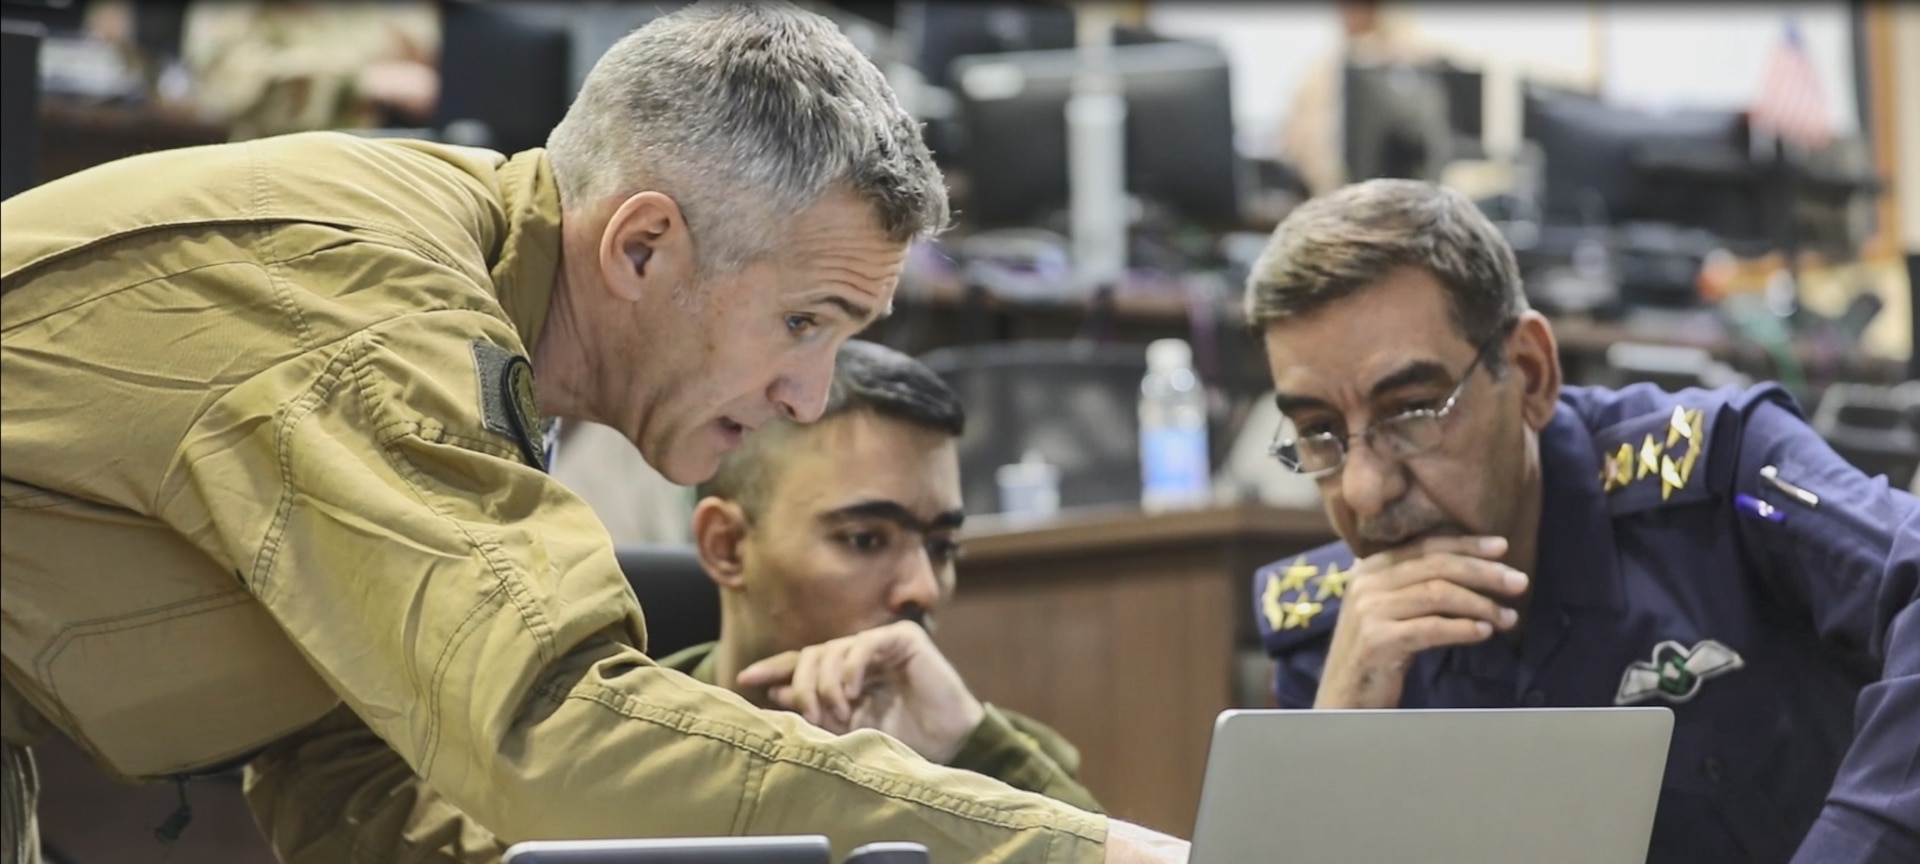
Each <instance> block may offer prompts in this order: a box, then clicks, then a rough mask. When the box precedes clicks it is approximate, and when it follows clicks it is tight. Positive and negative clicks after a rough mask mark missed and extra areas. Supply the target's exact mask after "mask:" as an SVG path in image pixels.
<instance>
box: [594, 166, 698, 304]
mask: <svg viewBox="0 0 1920 864" xmlns="http://www.w3.org/2000/svg"><path fill="white" fill-rule="evenodd" d="M692 265H693V238H692V235H691V234H689V233H688V232H687V220H686V218H685V217H684V216H682V215H681V213H680V205H679V204H678V203H677V202H675V201H674V200H673V199H672V198H670V197H668V196H667V195H666V194H664V193H661V192H639V193H636V194H634V195H632V196H630V197H628V198H627V200H625V201H622V202H620V205H619V206H618V207H615V208H614V209H613V214H612V215H611V216H608V217H607V227H606V230H604V231H602V232H601V234H600V276H601V281H602V282H604V283H605V284H606V287H607V290H608V291H609V292H611V293H612V294H613V295H614V296H615V297H618V298H620V299H622V300H625V301H627V302H635V301H638V300H640V299H641V298H643V297H645V296H646V295H647V293H648V291H650V290H652V291H655V292H656V293H658V292H660V291H665V292H668V293H671V292H672V291H673V289H674V288H675V287H678V286H680V285H684V284H686V280H687V279H688V277H690V276H691V275H692V274H693V266H692Z"/></svg>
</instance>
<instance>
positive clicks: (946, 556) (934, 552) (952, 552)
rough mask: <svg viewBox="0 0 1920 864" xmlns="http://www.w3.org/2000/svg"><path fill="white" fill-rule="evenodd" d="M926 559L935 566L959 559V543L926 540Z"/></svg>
mask: <svg viewBox="0 0 1920 864" xmlns="http://www.w3.org/2000/svg"><path fill="white" fill-rule="evenodd" d="M927 557H928V558H931V559H933V563H935V564H945V563H947V562H949V561H953V560H955V559H957V558H959V557H960V543H959V542H958V541H955V540H928V541H927Z"/></svg>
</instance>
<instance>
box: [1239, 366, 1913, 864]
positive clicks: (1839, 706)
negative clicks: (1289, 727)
mask: <svg viewBox="0 0 1920 864" xmlns="http://www.w3.org/2000/svg"><path fill="white" fill-rule="evenodd" d="M1540 460H1541V463H1542V474H1543V479H1542V484H1541V485H1542V493H1541V494H1542V497H1543V502H1542V503H1543V507H1542V512H1541V522H1540V535H1539V552H1538V562H1537V566H1536V567H1535V572H1534V573H1532V574H1530V575H1531V576H1532V577H1533V583H1532V584H1533V591H1534V596H1533V599H1532V601H1531V605H1530V607H1529V611H1528V612H1527V620H1526V621H1525V622H1524V623H1525V628H1524V631H1525V635H1524V636H1523V637H1522V639H1521V641H1520V644H1519V645H1518V650H1517V651H1516V650H1515V646H1514V645H1513V643H1512V642H1511V641H1509V640H1507V639H1504V638H1501V637H1499V636H1496V637H1494V638H1493V639H1490V640H1487V641H1486V642H1483V643H1480V644H1478V645H1471V646H1457V647H1450V648H1437V649H1433V650H1430V651H1426V652H1424V653H1422V654H1420V655H1418V656H1417V657H1415V659H1414V661H1413V663H1412V665H1411V667H1410V669H1409V671H1408V673H1407V678H1406V688H1405V691H1404V695H1403V697H1402V701H1401V707H1404V708H1488V707H1494V708H1500V707H1518V706H1595V705H1664V706H1668V707H1670V708H1672V709H1673V712H1674V730H1673V741H1672V746H1671V749H1670V751H1669V755H1668V760H1667V769H1666V777H1665V779H1664V781H1663V784H1662V788H1661V793H1660V804H1659V811H1658V814H1657V815H1656V817H1655V820H1654V829H1653V839H1652V845H1651V850H1650V852H1649V855H1648V859H1647V860H1648V861H1649V862H1650V864H1715V862H1735V861H1738V862H1748V861H1756V862H1784V861H1788V860H1792V861H1793V862H1795V864H1854V862H1875V864H1880V862H1884V864H1894V862H1901V864H1915V862H1920V501H1916V499H1915V498H1914V497H1913V496H1912V495H1910V494H1907V493H1906V492H1903V491H1900V490H1895V489H1891V488H1889V487H1888V485H1887V482H1886V480H1885V478H1882V477H1867V476H1866V475H1864V474H1862V473H1861V472H1860V471H1858V470H1856V469H1854V468H1853V467H1852V466H1850V465H1848V464H1847V463H1846V462H1845V461H1843V460H1842V459H1841V458H1840V457H1839V456H1838V455H1836V454H1835V453H1834V452H1833V450H1832V449H1831V448H1830V447H1828V446H1827V444H1826V443H1825V442H1824V441H1822V440H1821V439H1820V437H1819V436H1818V435H1817V434H1816V433H1815V432H1814V431H1813V429H1812V428H1811V427H1809V426H1808V425H1807V424H1806V422H1805V421H1804V420H1803V419H1802V417H1801V416H1800V415H1799V413H1798V411H1797V409H1796V408H1795V407H1794V405H1793V403H1792V401H1791V399H1790V398H1788V397H1787V395H1786V394H1785V393H1784V392H1783V391H1781V390H1780V389H1779V388H1778V387H1776V386H1773V385H1763V386H1760V387H1755V388H1753V389H1751V390H1747V391H1744V392H1741V391H1737V390H1733V389H1727V390H1716V391H1705V390H1687V391H1683V392H1680V393H1667V392H1664V391H1662V390H1659V389H1657V388H1653V387H1650V386H1646V385H1636V386H1632V387H1628V388H1626V389H1623V390H1617V391H1616V390H1607V389H1600V388H1584V387H1569V388H1566V389H1565V390H1564V391H1562V393H1561V396H1560V404H1559V405H1558V406H1557V408H1556V410H1555V412H1554V416H1553V419H1552V420H1551V421H1550V422H1549V424H1548V425H1547V428H1546V429H1545V430H1544V431H1542V433H1541V436H1540ZM1765 466H1772V472H1773V474H1774V476H1775V477H1776V478H1777V479H1778V480H1780V481H1783V482H1784V484H1786V485H1785V486H1782V485H1780V484H1776V483H1774V482H1772V481H1770V480H1768V479H1766V478H1765V477H1764V476H1763V471H1762V469H1763V467H1765ZM1793 490H1800V491H1801V492H1802V493H1804V494H1810V495H1812V496H1817V503H1815V502H1814V500H1813V499H1807V498H1804V496H1803V495H1796V494H1795V493H1794V491H1793ZM1742 496H1744V497H1742ZM1353 563H1354V558H1353V553H1352V552H1351V551H1350V550H1348V549H1347V547H1346V545H1345V544H1334V545H1332V546H1326V547H1322V548H1320V549H1317V550H1314V551H1313V552H1311V553H1308V554H1307V555H1304V556H1300V557H1298V558H1293V559H1287V560H1282V561H1277V562H1274V563H1273V564H1270V565H1268V566H1266V567H1263V568H1261V569H1260V571H1259V572H1258V573H1256V574H1255V576H1254V584H1253V590H1254V608H1255V610H1256V612H1255V617H1256V618H1258V619H1259V627H1260V634H1261V638H1262V640H1263V642H1264V643H1265V646H1266V650H1267V653H1268V654H1269V655H1270V656H1271V657H1272V658H1273V659H1274V661H1275V663H1274V670H1275V671H1274V680H1273V689H1274V695H1275V697H1276V699H1277V700H1278V703H1279V704H1280V705H1281V706H1282V707H1289V708H1304V707H1309V706H1311V705H1312V704H1313V698H1314V691H1315V690H1316V689H1317V687H1318V685H1319V680H1320V672H1321V666H1322V664H1323V662H1324V661H1325V659H1326V653H1327V647H1328V643H1329V639H1330V637H1331V634H1332V632H1333V626H1334V622H1335V620H1336V619H1337V618H1338V616H1339V607H1340V599H1341V597H1342V596H1344V594H1345V589H1346V584H1347V580H1348V579H1349V578H1350V573H1351V570H1352V568H1353Z"/></svg>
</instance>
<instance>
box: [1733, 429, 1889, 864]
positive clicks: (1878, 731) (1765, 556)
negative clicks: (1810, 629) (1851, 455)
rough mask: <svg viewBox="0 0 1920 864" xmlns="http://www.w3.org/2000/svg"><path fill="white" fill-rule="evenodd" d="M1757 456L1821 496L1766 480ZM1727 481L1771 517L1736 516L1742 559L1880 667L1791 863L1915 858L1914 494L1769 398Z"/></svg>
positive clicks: (1830, 636) (1836, 642)
mask: <svg viewBox="0 0 1920 864" xmlns="http://www.w3.org/2000/svg"><path fill="white" fill-rule="evenodd" d="M1766 466H1772V467H1773V469H1774V471H1775V472H1776V476H1777V477H1778V478H1779V479H1780V480H1782V481H1785V482H1786V483H1788V484H1790V485H1792V486H1793V487H1795V488H1798V489H1802V490H1805V491H1806V492H1809V493H1811V494H1813V495H1815V496H1818V498H1817V503H1809V502H1808V501H1804V500H1798V499H1797V498H1796V497H1795V496H1794V495H1793V494H1791V493H1789V492H1787V491H1785V490H1783V489H1782V488H1780V487H1779V486H1776V485H1774V484H1773V483H1771V482H1769V481H1767V480H1766V479H1764V478H1763V477H1762V476H1761V469H1762V468H1763V467H1766ZM1731 482H1732V488H1733V490H1734V491H1735V492H1736V493H1738V494H1744V495H1748V496H1752V497H1754V498H1757V499H1759V500H1761V501H1764V502H1766V503H1767V504H1768V505H1770V506H1772V507H1773V508H1776V510H1775V512H1776V514H1777V515H1778V516H1779V517H1780V518H1779V519H1778V520H1777V521H1774V520H1769V519H1762V518H1748V517H1744V516H1743V517H1742V518H1740V519H1739V520H1738V521H1737V522H1736V523H1735V524H1736V526H1737V527H1736V529H1735V530H1736V531H1737V533H1738V537H1739V542H1740V544H1741V546H1742V548H1743V549H1744V550H1745V552H1746V555H1747V560H1748V561H1749V562H1750V564H1751V565H1752V566H1755V567H1757V568H1759V571H1760V572H1761V573H1762V574H1763V575H1764V576H1765V577H1766V578H1767V579H1768V582H1769V585H1770V586H1771V587H1772V589H1773V590H1775V591H1778V592H1780V593H1781V594H1783V595H1784V596H1785V599H1786V600H1787V602H1788V603H1789V604H1791V605H1793V606H1795V607H1797V608H1801V609H1805V610H1807V611H1808V612H1809V613H1810V615H1811V618H1812V623H1813V626H1814V627H1815V628H1816V629H1817V630H1818V632H1819V633H1820V636H1821V638H1822V639H1823V641H1825V642H1826V643H1827V644H1828V645H1831V646H1833V647H1834V648H1835V649H1836V650H1840V651H1844V652H1847V653H1849V654H1851V655H1853V656H1857V657H1862V658H1864V659H1865V660H1866V661H1867V662H1868V663H1870V664H1871V665H1872V668H1877V669H1879V670H1880V679H1879V680H1878V681H1877V682H1875V683H1873V684H1870V685H1868V686H1866V687H1865V688H1863V689H1862V690H1861V692H1860V698H1859V701H1858V703H1857V704H1856V705H1855V709H1854V739H1853V744H1852V746H1851V748H1850V749H1849V750H1848V751H1847V755H1846V757H1845V758H1844V760H1843V761H1842V762H1841V765H1840V770H1839V772H1838V774H1837V775H1836V777H1835V778H1834V783H1833V787H1832V789H1831V791H1830V792H1829V793H1828V795H1827V802H1826V806H1825V808H1824V809H1823V810H1822V812H1821V815H1820V817H1819V819H1818V820H1817V821H1816V822H1815V823H1814V825H1813V828H1812V830H1811V831H1809V832H1808V834H1807V837H1806V839H1805V840H1804V841H1803V843H1802V845H1801V847H1800V851H1799V854H1798V855H1797V856H1796V857H1795V858H1794V861H1795V862H1799V864H1814V862H1819V864H1893V862H1897V861H1920V757H1916V756H1915V740H1916V737H1915V733H1914V728H1915V726H1914V724H1915V723H1916V721H1917V720H1920V501H1917V500H1916V499H1915V498H1914V497H1913V496H1912V495H1909V494H1907V493H1906V492H1903V491H1900V490H1898V489H1893V488H1890V487H1889V486H1888V484H1887V480H1886V478H1885V477H1869V476H1867V475H1866V474H1864V473H1862V472H1861V471H1860V470H1858V469H1856V468H1854V467H1853V466H1852V465H1849V464H1847V462H1846V461H1845V460H1843V459H1842V458H1841V457H1840V456H1839V455H1838V454H1836V453H1835V452H1834V451H1833V449H1832V448H1831V447H1829V446H1828V445H1827V443H1826V442H1825V441H1823V440H1821V438H1820V436H1819V435H1818V434H1816V433H1815V432H1814V431H1813V429H1812V428H1811V427H1810V426H1808V425H1807V423H1806V422H1805V421H1804V420H1802V419H1800V417H1799V416H1798V415H1797V414H1795V413H1794V412H1793V411H1792V409H1790V408H1788V407H1787V406H1785V405H1782V404H1780V403H1778V402H1773V401H1764V402H1760V403H1758V404H1757V405H1755V406H1754V407H1753V408H1752V409H1751V410H1750V411H1749V412H1748V416H1747V418H1746V421H1745V423H1744V424H1743V428H1742V434H1741V439H1740V442H1739V458H1738V460H1737V464H1736V466H1735V468H1734V473H1733V475H1732V477H1731Z"/></svg>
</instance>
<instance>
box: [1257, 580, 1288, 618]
mask: <svg viewBox="0 0 1920 864" xmlns="http://www.w3.org/2000/svg"><path fill="white" fill-rule="evenodd" d="M1281 593H1283V592H1282V591H1281V590H1280V577H1279V576H1278V575H1277V574H1273V573H1268V574H1267V587H1266V588H1265V589H1263V590H1262V591H1261V592H1260V612H1261V613H1262V614H1264V615H1266V616H1267V626H1268V627H1270V628H1272V629H1274V630H1279V629H1280V625H1281V624H1284V623H1286V620H1287V610H1286V609H1285V608H1283V607H1282V606H1281V605H1280V595H1281Z"/></svg>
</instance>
